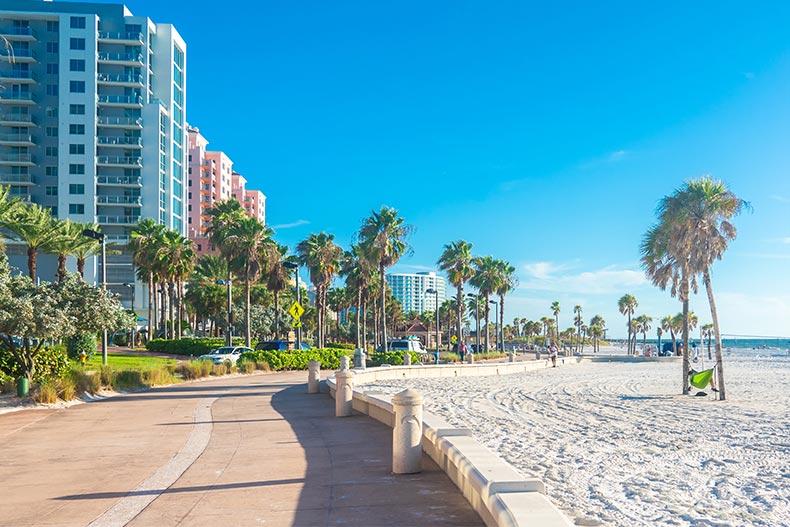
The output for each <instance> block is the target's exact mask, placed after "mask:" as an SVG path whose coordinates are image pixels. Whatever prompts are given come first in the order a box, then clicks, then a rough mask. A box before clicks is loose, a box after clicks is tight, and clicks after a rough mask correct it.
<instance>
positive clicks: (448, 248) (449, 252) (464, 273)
mask: <svg viewBox="0 0 790 527" xmlns="http://www.w3.org/2000/svg"><path fill="white" fill-rule="evenodd" d="M436 263H437V264H438V265H439V269H441V270H442V271H444V272H445V273H447V279H448V280H449V281H450V283H451V284H453V285H454V286H455V288H456V298H455V302H456V310H457V311H458V319H457V324H456V335H457V336H458V338H459V339H460V338H461V314H462V312H463V308H462V306H463V303H464V284H465V283H466V282H467V281H469V279H471V278H472V277H473V276H474V274H475V269H474V267H472V244H471V243H469V242H467V241H464V240H458V241H454V242H450V243H449V244H446V245H445V246H444V251H443V252H442V255H441V256H440V257H439V260H438V261H437V262H436ZM448 330H449V328H448Z"/></svg>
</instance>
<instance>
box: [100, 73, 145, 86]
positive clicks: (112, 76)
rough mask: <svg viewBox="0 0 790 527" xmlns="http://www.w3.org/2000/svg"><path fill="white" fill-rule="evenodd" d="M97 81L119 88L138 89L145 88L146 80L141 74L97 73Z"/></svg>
mask: <svg viewBox="0 0 790 527" xmlns="http://www.w3.org/2000/svg"><path fill="white" fill-rule="evenodd" d="M96 81H97V82H98V83H99V84H112V85H117V86H129V87H137V86H144V85H145V79H144V78H143V76H142V75H139V74H134V73H130V74H126V73H97V74H96Z"/></svg>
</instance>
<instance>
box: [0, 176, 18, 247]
mask: <svg viewBox="0 0 790 527" xmlns="http://www.w3.org/2000/svg"><path fill="white" fill-rule="evenodd" d="M10 191H11V187H10V186H8V187H4V186H2V185H0V227H2V226H5V225H6V221H7V220H8V219H9V216H10V214H11V212H12V211H13V210H14V209H15V208H16V207H17V206H20V201H19V199H18V198H14V197H12V196H11V194H10ZM4 257H5V252H4V247H3V231H2V230H1V229H0V260H2V259H3V258H4Z"/></svg>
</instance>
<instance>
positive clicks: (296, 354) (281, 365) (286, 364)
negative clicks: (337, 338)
mask: <svg viewBox="0 0 790 527" xmlns="http://www.w3.org/2000/svg"><path fill="white" fill-rule="evenodd" d="M343 355H348V356H351V357H353V355H354V351H353V350H343V349H331V348H322V349H310V350H293V351H286V350H275V351H263V350H257V351H248V352H246V353H242V354H241V357H239V364H242V363H244V362H247V361H251V362H265V363H267V364H268V365H269V367H270V368H271V369H273V370H276V371H279V370H306V369H307V363H308V362H310V361H311V360H317V361H318V362H320V363H321V368H324V369H332V370H337V369H338V368H340V357H342V356H343Z"/></svg>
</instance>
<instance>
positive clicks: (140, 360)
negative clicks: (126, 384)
mask: <svg viewBox="0 0 790 527" xmlns="http://www.w3.org/2000/svg"><path fill="white" fill-rule="evenodd" d="M176 364H177V361H176V360H175V359H165V358H161V357H148V356H145V355H134V354H129V355H124V354H118V355H116V354H112V355H107V365H108V366H111V367H112V368H115V369H118V370H138V369H151V368H159V367H162V366H175V365H176ZM100 366H102V363H101V353H96V354H94V355H92V356H91V358H90V359H88V361H87V363H86V364H85V367H86V368H87V369H95V368H99V367H100Z"/></svg>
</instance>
